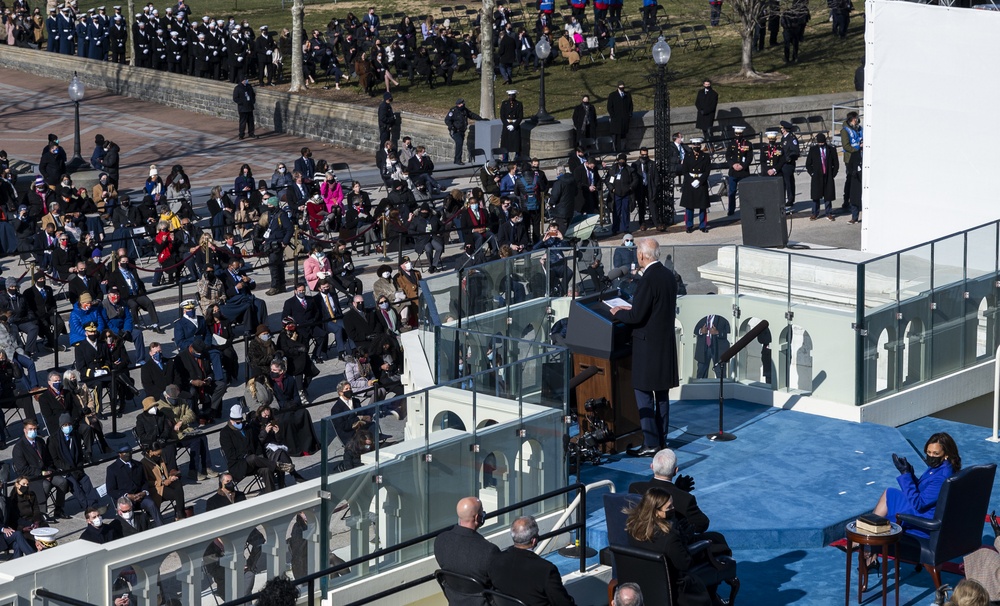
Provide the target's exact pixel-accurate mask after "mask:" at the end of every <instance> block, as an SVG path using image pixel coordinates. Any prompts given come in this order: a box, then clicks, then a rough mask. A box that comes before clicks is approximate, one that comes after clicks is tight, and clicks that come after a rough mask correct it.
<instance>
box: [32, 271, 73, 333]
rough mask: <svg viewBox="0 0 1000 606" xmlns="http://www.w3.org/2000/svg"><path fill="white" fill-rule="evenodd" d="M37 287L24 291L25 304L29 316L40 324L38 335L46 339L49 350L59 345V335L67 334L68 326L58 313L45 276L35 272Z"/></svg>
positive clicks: (53, 295) (54, 298) (53, 294)
mask: <svg viewBox="0 0 1000 606" xmlns="http://www.w3.org/2000/svg"><path fill="white" fill-rule="evenodd" d="M34 278H35V286H34V287H32V288H29V289H27V290H25V291H24V295H23V296H24V302H25V304H26V305H27V306H28V315H29V316H31V317H33V318H35V320H37V322H38V334H39V335H40V336H41V337H42V338H43V339H45V344H46V345H47V346H48V347H49V349H54V348H55V347H56V345H57V339H58V338H59V335H64V334H66V325H65V323H64V322H63V320H62V318H61V317H60V316H59V315H58V314H57V313H56V296H55V293H54V292H52V288H51V287H50V286H49V285H48V284H46V283H45V274H44V273H42V272H40V271H38V272H35V276H34Z"/></svg>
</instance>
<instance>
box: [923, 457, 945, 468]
mask: <svg viewBox="0 0 1000 606" xmlns="http://www.w3.org/2000/svg"><path fill="white" fill-rule="evenodd" d="M924 461H926V462H927V466H928V467H931V468H934V467H938V466H940V465H941V463H944V457H924Z"/></svg>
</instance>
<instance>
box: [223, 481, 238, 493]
mask: <svg viewBox="0 0 1000 606" xmlns="http://www.w3.org/2000/svg"><path fill="white" fill-rule="evenodd" d="M222 487H223V488H225V489H226V490H228V491H229V492H236V484H235V483H234V482H226V483H225V484H223V485H222Z"/></svg>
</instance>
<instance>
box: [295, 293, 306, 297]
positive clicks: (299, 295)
mask: <svg viewBox="0 0 1000 606" xmlns="http://www.w3.org/2000/svg"><path fill="white" fill-rule="evenodd" d="M295 296H296V297H297V298H299V299H305V298H306V293H304V292H299V291H295Z"/></svg>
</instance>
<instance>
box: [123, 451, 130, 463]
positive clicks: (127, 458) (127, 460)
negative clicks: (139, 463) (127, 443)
mask: <svg viewBox="0 0 1000 606" xmlns="http://www.w3.org/2000/svg"><path fill="white" fill-rule="evenodd" d="M121 459H122V461H124V462H125V463H128V462H129V461H131V460H132V453H130V452H127V453H125V454H123V455H122V456H121Z"/></svg>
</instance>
